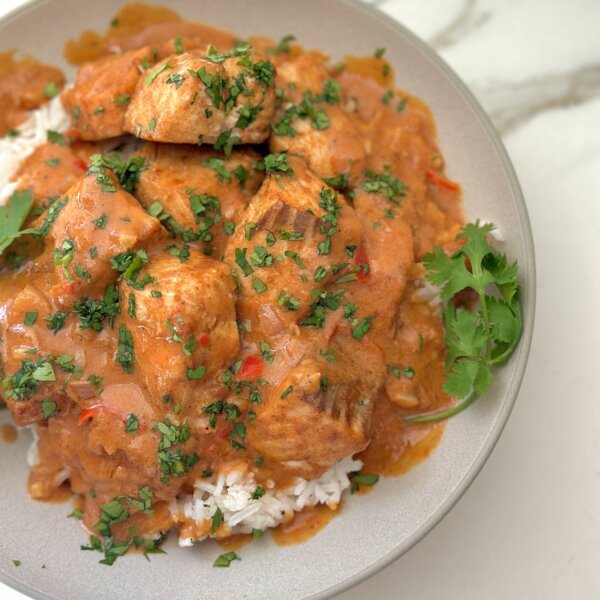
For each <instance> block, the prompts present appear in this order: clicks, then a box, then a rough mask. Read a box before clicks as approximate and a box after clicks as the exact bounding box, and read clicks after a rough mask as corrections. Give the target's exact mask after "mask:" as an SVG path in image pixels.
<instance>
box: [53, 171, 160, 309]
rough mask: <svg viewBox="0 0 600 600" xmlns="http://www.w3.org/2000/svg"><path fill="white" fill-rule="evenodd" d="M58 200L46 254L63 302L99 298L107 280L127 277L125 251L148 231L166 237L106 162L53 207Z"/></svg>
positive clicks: (144, 238) (56, 295) (147, 235)
mask: <svg viewBox="0 0 600 600" xmlns="http://www.w3.org/2000/svg"><path fill="white" fill-rule="evenodd" d="M61 205H62V209H61V210H60V211H59V212H58V216H56V217H55V221H54V223H53V224H52V226H51V227H50V231H49V234H48V242H49V243H48V244H47V255H48V256H47V259H48V262H50V264H51V265H53V268H54V272H55V281H56V284H55V285H54V286H53V287H52V288H51V290H50V293H51V295H52V296H53V298H54V299H55V300H56V301H57V302H58V304H59V305H60V306H63V307H70V306H72V305H73V303H74V302H75V301H76V300H77V299H79V298H80V297H82V296H87V297H90V298H101V297H102V296H103V295H104V293H105V290H106V287H107V286H108V285H110V284H112V283H115V282H116V280H117V278H118V277H119V276H127V265H126V260H125V259H126V258H127V256H125V255H124V253H131V252H132V251H135V250H137V249H139V248H141V247H142V246H143V244H144V243H145V242H146V241H147V240H148V239H150V238H151V237H152V236H156V235H158V236H159V238H160V236H161V235H162V234H164V236H165V238H166V232H164V230H163V229H162V227H161V225H160V222H159V221H158V220H157V219H155V218H154V217H151V216H149V215H148V214H147V213H146V212H145V211H144V210H143V209H142V207H141V206H140V205H139V204H138V202H137V201H136V199H135V198H134V197H133V196H132V195H131V194H129V193H127V192H125V191H124V190H123V189H122V188H121V187H120V185H119V183H118V181H117V179H116V177H115V175H114V173H113V172H112V171H111V170H110V169H109V168H107V167H103V166H100V167H99V171H97V172H88V174H87V175H85V176H83V177H81V178H79V179H78V180H77V181H75V183H74V184H73V185H72V186H71V187H70V188H69V189H68V190H67V194H66V196H65V198H63V199H61V200H58V201H57V203H56V206H54V208H55V209H56V208H59V207H60V206H61ZM41 218H43V217H41ZM161 232H162V234H161ZM119 259H120V260H119Z"/></svg>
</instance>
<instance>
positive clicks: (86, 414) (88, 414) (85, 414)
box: [78, 404, 104, 425]
mask: <svg viewBox="0 0 600 600" xmlns="http://www.w3.org/2000/svg"><path fill="white" fill-rule="evenodd" d="M103 412H104V407H103V406H102V405H101V404H97V405H96V406H91V407H90V408H84V409H83V410H82V411H81V412H80V413H79V421H78V423H79V425H83V424H84V423H85V422H86V421H87V420H88V419H93V418H94V417H97V416H98V415H100V414H102V413H103Z"/></svg>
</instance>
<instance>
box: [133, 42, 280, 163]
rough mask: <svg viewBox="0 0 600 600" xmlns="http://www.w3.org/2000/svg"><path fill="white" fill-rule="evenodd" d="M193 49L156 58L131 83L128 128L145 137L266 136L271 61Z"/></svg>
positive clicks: (271, 103)
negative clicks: (148, 68) (132, 84)
mask: <svg viewBox="0 0 600 600" xmlns="http://www.w3.org/2000/svg"><path fill="white" fill-rule="evenodd" d="M211 50H212V49H211V48H209V52H208V54H207V53H204V52H201V51H199V50H192V51H190V52H184V53H182V54H176V55H174V56H171V57H169V58H165V59H163V60H162V61H160V62H159V63H158V64H157V65H156V66H155V67H153V68H152V70H151V71H149V72H148V74H147V75H145V76H144V77H142V78H141V79H140V80H139V81H138V83H137V86H136V89H135V93H134V94H133V97H132V100H131V103H130V105H129V108H128V109H127V114H126V118H125V127H126V129H127V131H129V132H130V133H133V134H134V135H136V136H137V137H140V138H142V139H145V140H151V141H159V142H175V143H179V144H202V143H209V144H214V145H215V147H216V149H224V150H226V151H227V153H229V151H230V150H231V147H232V146H233V145H234V144H240V143H241V144H257V143H260V142H263V141H265V140H266V139H267V137H268V135H269V129H270V121H271V117H272V116H273V111H274V108H275V85H274V77H275V71H274V68H273V65H272V64H271V63H270V62H269V61H268V60H266V59H264V58H263V57H261V56H260V55H257V54H254V53H252V52H250V51H249V50H247V49H246V50H244V51H242V50H238V49H234V50H232V51H230V52H228V53H225V54H218V53H216V51H213V52H211Z"/></svg>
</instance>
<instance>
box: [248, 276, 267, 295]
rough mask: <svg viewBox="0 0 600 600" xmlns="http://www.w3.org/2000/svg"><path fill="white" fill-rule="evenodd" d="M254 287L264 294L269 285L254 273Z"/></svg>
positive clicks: (258, 292) (257, 291)
mask: <svg viewBox="0 0 600 600" xmlns="http://www.w3.org/2000/svg"><path fill="white" fill-rule="evenodd" d="M252 287H253V288H254V291H255V292H256V293H257V294H264V293H265V292H266V291H267V289H268V288H267V285H266V284H265V283H264V281H262V279H259V278H258V277H257V276H256V275H252Z"/></svg>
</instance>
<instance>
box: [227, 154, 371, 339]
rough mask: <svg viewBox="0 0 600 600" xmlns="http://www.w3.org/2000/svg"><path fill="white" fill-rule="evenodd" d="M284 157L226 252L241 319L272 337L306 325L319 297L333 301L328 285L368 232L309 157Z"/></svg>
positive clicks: (254, 201)
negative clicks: (314, 169)
mask: <svg viewBox="0 0 600 600" xmlns="http://www.w3.org/2000/svg"><path fill="white" fill-rule="evenodd" d="M279 158H280V159H284V161H283V162H284V163H285V165H284V168H285V169H287V171H286V172H283V171H276V170H275V171H273V172H271V173H270V174H268V175H267V176H266V178H265V180H264V182H263V184H262V186H261V187H260V189H259V190H258V192H257V193H256V195H255V196H254V198H252V201H251V202H250V205H249V206H248V209H247V211H246V213H245V215H244V217H243V226H242V225H240V227H238V228H237V229H236V232H235V234H234V235H233V236H232V237H231V238H230V240H229V243H228V247H227V250H226V252H225V261H226V262H227V263H228V264H229V265H231V267H232V268H233V269H234V273H235V276H236V279H237V281H238V282H239V286H240V298H239V301H238V311H239V314H240V318H241V319H252V320H253V323H254V326H255V327H256V328H258V329H259V330H262V331H264V333H265V335H266V336H267V337H271V336H272V335H273V334H275V333H277V332H278V331H280V330H285V329H289V328H290V327H291V328H294V327H296V326H297V324H298V323H300V324H301V323H303V322H304V321H305V319H306V318H307V317H309V313H311V311H314V310H315V307H316V305H317V304H318V303H319V302H320V300H319V298H320V299H321V301H322V302H329V301H330V300H331V299H327V298H326V296H327V292H326V290H325V286H326V285H327V284H328V282H330V281H333V280H335V279H336V274H335V273H334V271H336V269H339V270H340V273H341V267H342V266H343V265H349V264H350V262H351V259H350V257H349V254H348V249H349V248H356V247H357V246H359V245H360V243H361V242H362V238H363V227H362V224H361V223H360V221H359V220H358V218H357V217H356V215H355V213H354V210H353V209H352V207H351V206H349V205H348V203H347V202H346V200H345V199H344V197H343V196H342V195H341V194H338V193H337V192H335V191H334V190H332V189H331V188H329V187H328V186H326V185H325V184H324V183H323V181H322V180H321V179H320V178H319V177H317V176H316V175H315V174H314V173H313V172H312V171H311V170H310V169H309V168H308V166H307V165H306V163H305V161H304V160H303V159H301V158H297V157H292V156H290V157H289V159H288V158H287V157H286V156H285V155H281V156H280V157H279ZM268 162H269V159H268V158H267V163H268ZM322 302H321V303H322Z"/></svg>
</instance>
